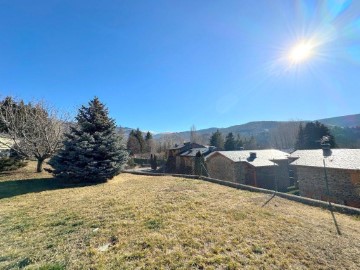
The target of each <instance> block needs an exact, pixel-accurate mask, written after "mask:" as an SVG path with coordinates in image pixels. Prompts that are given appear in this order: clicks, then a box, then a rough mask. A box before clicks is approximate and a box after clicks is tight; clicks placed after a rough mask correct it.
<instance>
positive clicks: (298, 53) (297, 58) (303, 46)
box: [289, 41, 314, 64]
mask: <svg viewBox="0 0 360 270" xmlns="http://www.w3.org/2000/svg"><path fill="white" fill-rule="evenodd" d="M313 48H314V46H313V45H312V44H311V43H310V42H308V41H302V42H300V43H298V44H296V46H295V47H294V48H293V49H292V50H291V52H290V54H289V60H290V61H291V62H292V63H293V64H298V63H300V62H303V61H305V60H306V59H308V58H309V57H311V55H312V54H313Z"/></svg>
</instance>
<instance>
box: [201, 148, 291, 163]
mask: <svg viewBox="0 0 360 270" xmlns="http://www.w3.org/2000/svg"><path fill="white" fill-rule="evenodd" d="M216 153H218V154H220V155H222V156H224V157H226V158H228V159H230V160H232V161H233V162H247V163H249V164H251V165H252V166H254V167H266V166H274V165H276V164H274V162H272V160H287V159H288V156H289V154H287V153H285V152H282V151H280V150H276V149H267V150H241V151H216V152H214V153H211V154H210V155H209V156H207V158H206V159H209V158H211V157H212V156H214V155H215V154H216ZM250 153H256V158H250Z"/></svg>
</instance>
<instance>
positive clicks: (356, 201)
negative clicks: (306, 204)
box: [294, 166, 360, 208]
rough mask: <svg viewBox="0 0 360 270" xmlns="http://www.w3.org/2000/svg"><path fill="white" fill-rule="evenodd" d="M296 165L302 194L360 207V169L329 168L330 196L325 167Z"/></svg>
mask: <svg viewBox="0 0 360 270" xmlns="http://www.w3.org/2000/svg"><path fill="white" fill-rule="evenodd" d="M294 167H295V170H296V176H297V181H298V185H299V190H300V195H301V196H304V197H309V198H313V199H317V200H323V201H327V200H328V199H329V200H330V201H331V202H334V203H338V204H344V205H348V206H352V207H358V208H360V171H353V170H341V169H330V168H327V170H326V171H327V176H328V183H329V191H330V195H329V196H328V193H327V189H326V182H325V174H324V168H317V167H302V166H294Z"/></svg>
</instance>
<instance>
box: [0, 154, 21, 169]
mask: <svg viewBox="0 0 360 270" xmlns="http://www.w3.org/2000/svg"><path fill="white" fill-rule="evenodd" d="M26 164H27V162H26V161H24V160H21V159H18V158H13V157H3V158H0V172H4V171H14V170H17V169H19V168H22V167H25V166H26Z"/></svg>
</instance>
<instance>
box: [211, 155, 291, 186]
mask: <svg viewBox="0 0 360 270" xmlns="http://www.w3.org/2000/svg"><path fill="white" fill-rule="evenodd" d="M288 156H289V154H288V153H285V152H282V151H280V150H276V149H267V150H240V151H216V152H213V153H211V154H210V155H208V156H207V157H206V165H207V168H208V172H209V175H210V177H213V178H217V179H221V180H226V181H231V182H237V183H242V184H246V185H252V186H256V187H261V188H266V189H273V190H281V191H285V190H286V189H287V187H289V186H290V185H291V184H292V183H291V182H290V177H289V167H288V165H289V159H288Z"/></svg>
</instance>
